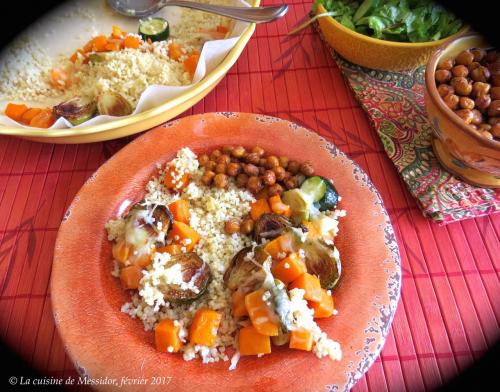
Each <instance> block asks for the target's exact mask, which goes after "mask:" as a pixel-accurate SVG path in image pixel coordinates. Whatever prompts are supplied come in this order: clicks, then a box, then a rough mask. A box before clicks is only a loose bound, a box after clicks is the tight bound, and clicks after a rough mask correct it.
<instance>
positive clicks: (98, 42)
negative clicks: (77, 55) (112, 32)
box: [84, 35, 108, 52]
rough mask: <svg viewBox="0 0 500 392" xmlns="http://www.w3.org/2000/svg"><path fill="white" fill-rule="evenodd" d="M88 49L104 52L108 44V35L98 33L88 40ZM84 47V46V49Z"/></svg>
mask: <svg viewBox="0 0 500 392" xmlns="http://www.w3.org/2000/svg"><path fill="white" fill-rule="evenodd" d="M89 43H90V51H93V52H105V51H106V45H107V44H108V37H106V36H105V35H98V36H97V37H94V38H92V39H91V40H90V42H89ZM85 49H86V47H84V50H85Z"/></svg>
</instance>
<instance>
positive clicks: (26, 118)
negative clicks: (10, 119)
mask: <svg viewBox="0 0 500 392" xmlns="http://www.w3.org/2000/svg"><path fill="white" fill-rule="evenodd" d="M41 111H42V109H40V108H30V109H28V110H26V111H25V112H24V113H23V115H22V116H21V120H20V121H21V122H22V123H23V124H26V125H30V122H31V120H32V119H33V117H35V116H36V115H37V114H38V113H40V112H41Z"/></svg>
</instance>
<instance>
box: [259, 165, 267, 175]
mask: <svg viewBox="0 0 500 392" xmlns="http://www.w3.org/2000/svg"><path fill="white" fill-rule="evenodd" d="M265 171H266V168H265V167H264V166H259V176H262V175H263V174H264V173H265Z"/></svg>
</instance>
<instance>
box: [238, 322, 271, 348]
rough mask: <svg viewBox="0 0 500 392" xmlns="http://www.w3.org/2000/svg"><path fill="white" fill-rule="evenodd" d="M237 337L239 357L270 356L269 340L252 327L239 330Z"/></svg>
mask: <svg viewBox="0 0 500 392" xmlns="http://www.w3.org/2000/svg"><path fill="white" fill-rule="evenodd" d="M239 335H240V336H239V338H238V343H239V350H240V354H241V355H259V354H271V338H270V337H269V336H267V335H262V334H260V333H259V332H258V331H257V330H256V329H255V328H254V327H253V326H252V325H249V326H248V327H243V328H241V329H240V333H239Z"/></svg>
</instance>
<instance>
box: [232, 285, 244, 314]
mask: <svg viewBox="0 0 500 392" xmlns="http://www.w3.org/2000/svg"><path fill="white" fill-rule="evenodd" d="M245 295H246V293H244V292H242V291H240V290H236V291H233V294H232V295H231V300H232V301H231V302H232V304H233V316H234V317H235V318H240V317H243V316H248V311H247V308H246V306H245Z"/></svg>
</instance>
